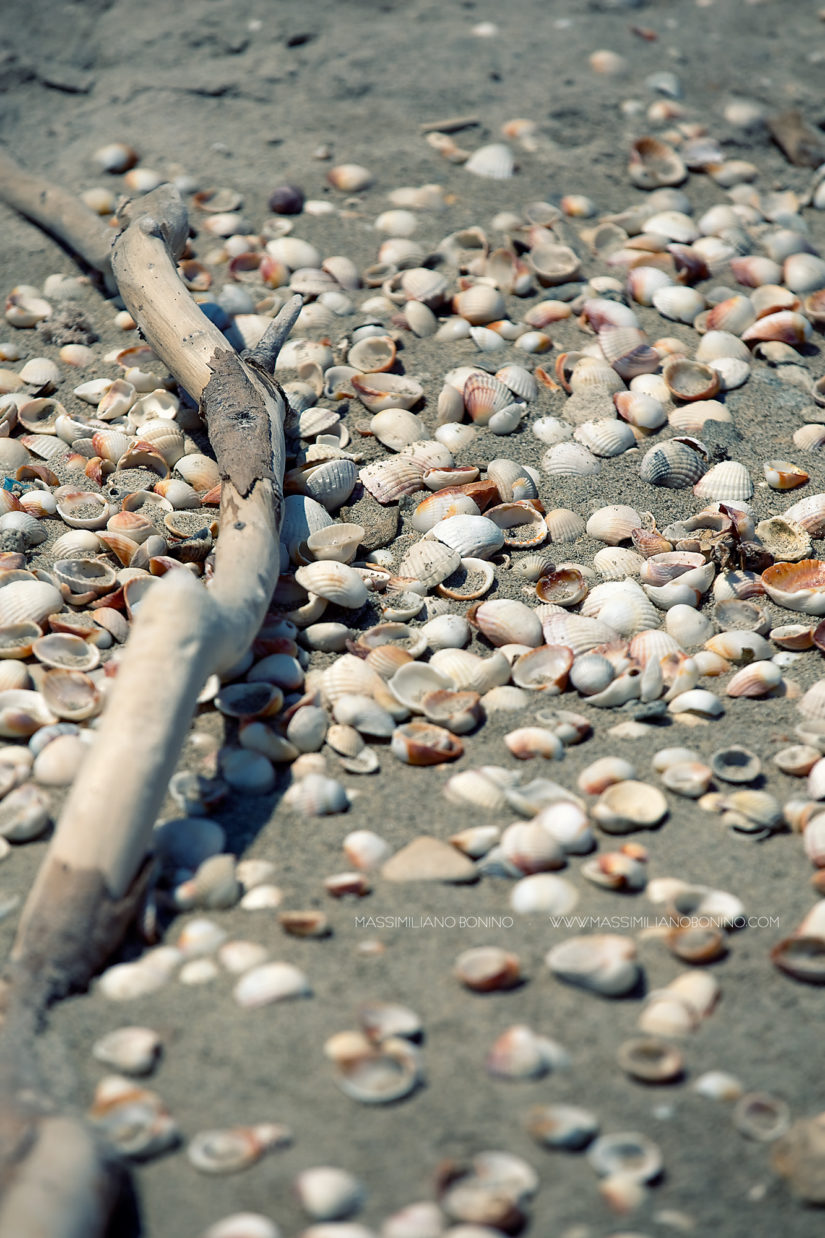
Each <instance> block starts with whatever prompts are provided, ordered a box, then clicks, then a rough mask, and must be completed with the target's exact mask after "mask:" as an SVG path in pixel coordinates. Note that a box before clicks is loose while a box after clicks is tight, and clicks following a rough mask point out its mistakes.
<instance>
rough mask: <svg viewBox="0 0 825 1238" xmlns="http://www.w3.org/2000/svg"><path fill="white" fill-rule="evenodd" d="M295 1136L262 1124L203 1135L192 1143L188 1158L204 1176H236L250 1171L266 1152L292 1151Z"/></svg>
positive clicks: (189, 1146)
mask: <svg viewBox="0 0 825 1238" xmlns="http://www.w3.org/2000/svg"><path fill="white" fill-rule="evenodd" d="M291 1142H292V1134H291V1132H290V1130H289V1129H288V1128H287V1127H286V1126H279V1125H277V1124H275V1123H271V1122H260V1123H258V1124H257V1125H256V1126H235V1127H231V1128H229V1129H226V1130H213V1131H199V1132H198V1134H197V1135H194V1136H193V1137H192V1139H191V1140H190V1141H189V1144H188V1145H187V1148H186V1155H187V1157H188V1159H189V1163H190V1165H192V1167H193V1168H194V1169H197V1170H198V1172H199V1173H202V1174H232V1173H238V1172H239V1170H242V1169H248V1168H249V1166H250V1165H254V1164H255V1163H256V1161H259V1160H260V1159H261V1157H262V1156H263V1154H264V1153H265V1152H268V1151H271V1150H273V1149H275V1148H285V1147H288V1146H289V1145H290V1144H291Z"/></svg>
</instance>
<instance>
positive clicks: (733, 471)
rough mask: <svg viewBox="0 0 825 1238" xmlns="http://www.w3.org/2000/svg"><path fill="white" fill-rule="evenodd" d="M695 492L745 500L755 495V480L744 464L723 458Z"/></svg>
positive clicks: (728, 499)
mask: <svg viewBox="0 0 825 1238" xmlns="http://www.w3.org/2000/svg"><path fill="white" fill-rule="evenodd" d="M806 477H807V474H806ZM693 493H694V494H695V495H696V496H697V497H698V498H701V499H717V500H721V501H722V502H728V501H730V500H734V501H739V502H744V501H747V500H748V499H749V498H751V497H752V495H753V482H752V481H751V477H750V473H749V472H748V470H747V468H746V467H745V465H744V464H740V463H739V462H738V461H737V460H723V461H722V462H721V464H715V465H714V466H713V468H711V469H709V470H708V471H707V473H705V475H704V477H702V479H701V480H700V481H699V482H698V483H697V484H696V485H695V486H694V487H693Z"/></svg>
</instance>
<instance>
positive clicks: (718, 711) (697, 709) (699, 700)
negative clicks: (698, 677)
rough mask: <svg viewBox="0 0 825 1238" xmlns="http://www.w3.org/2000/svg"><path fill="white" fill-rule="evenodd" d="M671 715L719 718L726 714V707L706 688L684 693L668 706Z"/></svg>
mask: <svg viewBox="0 0 825 1238" xmlns="http://www.w3.org/2000/svg"><path fill="white" fill-rule="evenodd" d="M668 712H669V713H671V714H685V713H695V714H698V715H699V716H700V717H707V718H718V717H720V716H721V715H722V714H723V713H724V712H725V707H724V705H723V704H722V702H721V701H720V699H719V697H718V696H716V695H715V694H714V693H713V692H708V691H706V690H705V689H704V688H694V689H692V690H691V691H689V692H682V693H681V694H680V695H679V696H677V697H676V698H675V700H672V701H671V702H670V704H669V705H668Z"/></svg>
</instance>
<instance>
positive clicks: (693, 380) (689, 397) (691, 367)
mask: <svg viewBox="0 0 825 1238" xmlns="http://www.w3.org/2000/svg"><path fill="white" fill-rule="evenodd" d="M662 375H663V377H664V380H665V383H666V385H667V389H668V391H669V392H670V393H671V395H672V396H674V397H675V398H676V399H677V400H683V401H685V402H686V403H688V402H690V401H693V400H709V399H711V398H712V397H713V396H714V395H716V392H717V391H718V390H719V375H718V373H717V371H716V370H714V369H713V368H712V367H711V366H709V365H705V364H704V362H702V361H690V360H688V358H687V357H671V358H670V359H669V360H668V361H666V362H665V365H664V367H663V369H662Z"/></svg>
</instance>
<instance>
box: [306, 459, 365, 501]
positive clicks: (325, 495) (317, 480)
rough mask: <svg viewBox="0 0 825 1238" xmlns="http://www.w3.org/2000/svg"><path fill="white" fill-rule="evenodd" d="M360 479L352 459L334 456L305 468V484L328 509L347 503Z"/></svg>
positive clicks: (311, 493)
mask: <svg viewBox="0 0 825 1238" xmlns="http://www.w3.org/2000/svg"><path fill="white" fill-rule="evenodd" d="M357 480H358V470H357V468H356V466H355V464H354V463H353V461H352V460H347V459H344V458H337V457H336V458H333V459H331V460H323V461H321V463H320V464H317V465H313V466H312V467H310V468H308V469H305V470H304V485H305V487H306V489H307V491H308V493H309V495H310V496H311V497H312V498H313V499H317V500H318V502H319V503H322V504H323V505H324V507H325V508H326V509H327V511H334V510H335V509H336V508H338V507H340V506H341V504H342V503H346V501H347V499H348V498H349V496H350V495H351V494H352V491H353V489H354V488H355V483H356V481H357Z"/></svg>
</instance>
